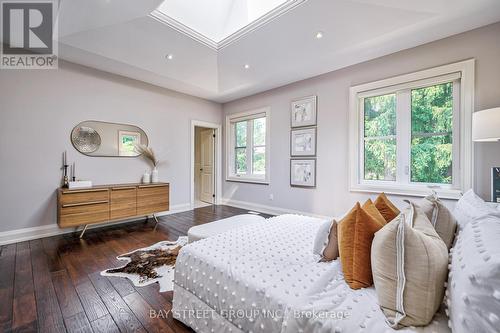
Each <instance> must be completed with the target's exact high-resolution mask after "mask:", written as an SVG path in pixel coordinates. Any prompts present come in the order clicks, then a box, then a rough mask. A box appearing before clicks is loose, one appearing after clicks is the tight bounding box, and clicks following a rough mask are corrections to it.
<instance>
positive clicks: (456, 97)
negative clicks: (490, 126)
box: [451, 80, 462, 188]
mask: <svg viewBox="0 0 500 333" xmlns="http://www.w3.org/2000/svg"><path fill="white" fill-rule="evenodd" d="M452 131H453V132H452V153H451V154H452V155H451V156H452V162H451V163H452V169H453V170H452V180H451V181H452V184H453V187H454V188H461V187H462V184H461V182H460V178H461V174H462V173H461V169H462V168H461V161H462V160H461V156H460V147H461V146H462V143H461V142H460V80H455V81H454V82H453V127H452Z"/></svg>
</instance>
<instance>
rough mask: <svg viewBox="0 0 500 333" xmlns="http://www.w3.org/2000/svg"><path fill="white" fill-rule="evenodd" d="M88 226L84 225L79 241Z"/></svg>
mask: <svg viewBox="0 0 500 333" xmlns="http://www.w3.org/2000/svg"><path fill="white" fill-rule="evenodd" d="M88 226H89V225H88V224H86V225H85V227H83V230H82V233H81V234H80V239H81V238H83V234H84V233H85V231H87V227H88Z"/></svg>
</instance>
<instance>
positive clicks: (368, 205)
mask: <svg viewBox="0 0 500 333" xmlns="http://www.w3.org/2000/svg"><path fill="white" fill-rule="evenodd" d="M361 208H363V209H364V211H365V212H367V213H368V214H369V215H370V216H371V217H373V218H374V219H375V220H376V221H377V222H378V223H380V225H381V226H384V225H385V224H386V223H387V221H386V220H385V217H383V216H382V214H380V211H379V210H378V209H377V207H375V205H374V204H373V202H372V201H371V200H370V199H368V200H366V202H365V204H364V205H363V206H362V207H361Z"/></svg>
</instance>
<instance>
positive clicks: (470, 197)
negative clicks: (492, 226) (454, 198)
mask: <svg viewBox="0 0 500 333" xmlns="http://www.w3.org/2000/svg"><path fill="white" fill-rule="evenodd" d="M490 214H494V215H496V216H498V210H497V209H495V208H494V207H492V206H491V205H488V204H487V203H486V202H485V201H484V200H483V199H481V198H480V197H478V196H477V195H476V194H475V193H474V191H473V190H469V191H467V192H466V193H465V194H464V195H463V196H462V197H461V198H460V200H458V202H457V205H456V206H455V210H454V211H453V215H454V216H455V218H456V219H457V222H458V225H459V226H460V228H463V227H465V225H466V224H468V223H469V222H470V221H472V220H474V219H475V218H478V217H481V216H485V215H490Z"/></svg>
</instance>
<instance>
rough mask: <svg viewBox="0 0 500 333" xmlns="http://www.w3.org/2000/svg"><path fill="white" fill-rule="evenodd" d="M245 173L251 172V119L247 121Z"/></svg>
mask: <svg viewBox="0 0 500 333" xmlns="http://www.w3.org/2000/svg"><path fill="white" fill-rule="evenodd" d="M246 152H247V175H252V174H253V161H252V157H253V154H252V152H253V120H248V122H247V150H246Z"/></svg>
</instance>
